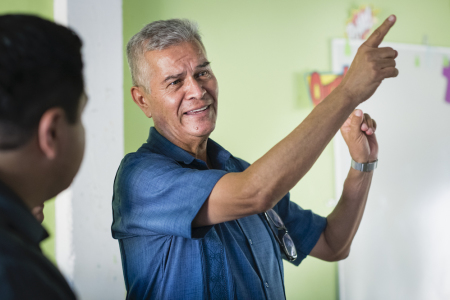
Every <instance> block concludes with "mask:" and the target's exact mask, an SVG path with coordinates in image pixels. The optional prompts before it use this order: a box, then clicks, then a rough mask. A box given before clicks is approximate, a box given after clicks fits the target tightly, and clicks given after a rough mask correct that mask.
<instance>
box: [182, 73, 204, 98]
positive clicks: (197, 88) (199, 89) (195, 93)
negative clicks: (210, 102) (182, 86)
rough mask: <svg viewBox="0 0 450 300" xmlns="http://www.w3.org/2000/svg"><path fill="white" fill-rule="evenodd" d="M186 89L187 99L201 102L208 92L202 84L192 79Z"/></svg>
mask: <svg viewBox="0 0 450 300" xmlns="http://www.w3.org/2000/svg"><path fill="white" fill-rule="evenodd" d="M186 88H187V90H186V98H187V99H188V100H196V99H197V100H200V99H202V98H203V96H204V95H205V93H206V90H205V89H204V88H203V86H202V84H201V83H200V82H199V81H197V80H196V79H195V78H192V77H191V78H189V82H188V84H187V85H186Z"/></svg>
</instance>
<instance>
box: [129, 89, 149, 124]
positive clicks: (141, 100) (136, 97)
mask: <svg viewBox="0 0 450 300" xmlns="http://www.w3.org/2000/svg"><path fill="white" fill-rule="evenodd" d="M131 97H133V101H134V103H136V104H137V106H139V108H140V109H141V110H142V111H143V112H144V114H145V115H146V116H147V118H151V117H152V112H151V109H150V104H149V102H148V95H147V93H146V92H145V91H144V90H143V88H142V87H140V86H133V87H132V88H131Z"/></svg>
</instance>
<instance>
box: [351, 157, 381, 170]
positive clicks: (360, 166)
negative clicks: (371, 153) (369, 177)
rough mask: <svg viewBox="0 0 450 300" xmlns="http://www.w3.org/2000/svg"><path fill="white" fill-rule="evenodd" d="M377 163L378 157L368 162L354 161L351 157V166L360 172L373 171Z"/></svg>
mask: <svg viewBox="0 0 450 300" xmlns="http://www.w3.org/2000/svg"><path fill="white" fill-rule="evenodd" d="M377 165H378V159H377V160H376V161H373V162H369V163H365V164H362V163H359V162H356V161H354V160H353V159H352V168H353V169H355V170H358V171H361V172H370V171H373V170H375V169H376V168H377Z"/></svg>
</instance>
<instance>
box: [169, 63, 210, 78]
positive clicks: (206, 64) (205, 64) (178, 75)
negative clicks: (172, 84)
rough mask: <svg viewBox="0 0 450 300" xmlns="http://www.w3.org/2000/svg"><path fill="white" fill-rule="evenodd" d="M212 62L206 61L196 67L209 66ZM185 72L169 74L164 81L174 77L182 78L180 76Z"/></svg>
mask: <svg viewBox="0 0 450 300" xmlns="http://www.w3.org/2000/svg"><path fill="white" fill-rule="evenodd" d="M210 64H211V62H209V61H205V62H204V63H202V64H199V65H198V66H196V67H195V68H196V69H201V68H205V67H207V66H209V65H210ZM183 74H184V72H182V73H178V74H175V75H169V76H167V77H166V78H164V82H167V81H170V80H172V79H177V78H180V76H182V75H183Z"/></svg>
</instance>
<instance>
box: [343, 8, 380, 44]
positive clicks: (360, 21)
mask: <svg viewBox="0 0 450 300" xmlns="http://www.w3.org/2000/svg"><path fill="white" fill-rule="evenodd" d="M377 14H378V11H377V10H375V9H373V7H372V6H370V5H363V6H360V7H359V8H357V9H353V10H352V11H351V13H350V18H349V19H348V20H347V24H346V27H345V31H346V33H347V38H349V39H366V38H367V37H369V34H370V32H371V31H372V27H373V25H375V24H376V22H377V18H376V15H377Z"/></svg>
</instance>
